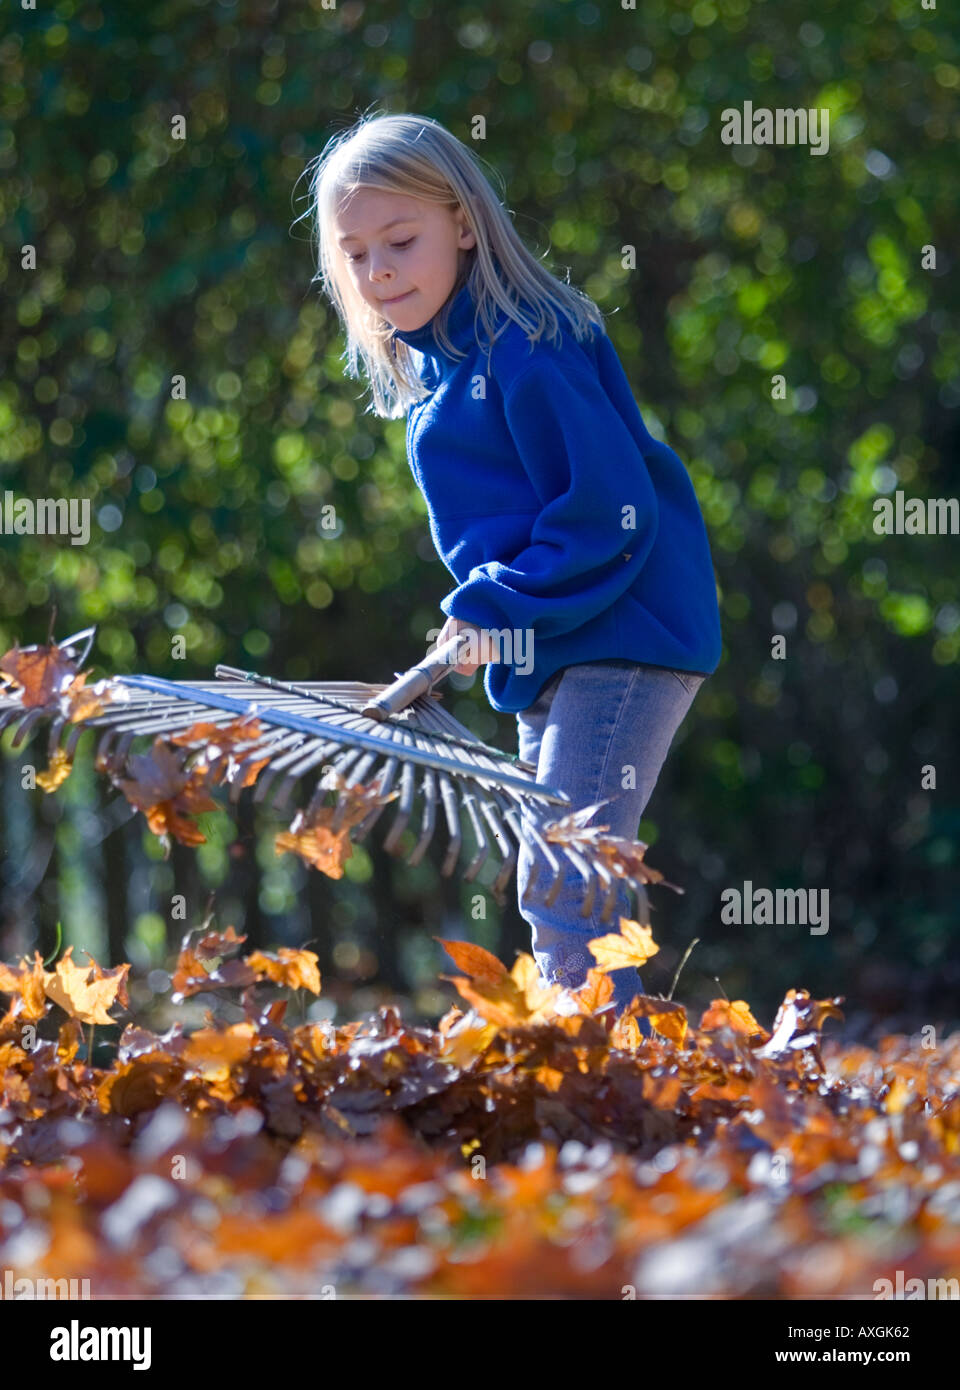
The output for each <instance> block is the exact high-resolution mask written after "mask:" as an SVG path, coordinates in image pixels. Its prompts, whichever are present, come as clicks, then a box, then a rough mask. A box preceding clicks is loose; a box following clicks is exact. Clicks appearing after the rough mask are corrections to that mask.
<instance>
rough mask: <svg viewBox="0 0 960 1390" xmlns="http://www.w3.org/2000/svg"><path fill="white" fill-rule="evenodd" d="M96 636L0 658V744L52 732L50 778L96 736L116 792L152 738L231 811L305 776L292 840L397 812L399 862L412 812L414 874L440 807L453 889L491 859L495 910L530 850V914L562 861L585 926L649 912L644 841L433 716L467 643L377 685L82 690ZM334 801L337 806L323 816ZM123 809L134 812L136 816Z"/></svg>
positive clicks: (90, 633) (157, 683)
mask: <svg viewBox="0 0 960 1390" xmlns="http://www.w3.org/2000/svg"><path fill="white" fill-rule="evenodd" d="M94 633H95V628H92V627H91V628H86V629H84V631H82V632H78V633H75V634H74V635H73V636H72V637H68V638H66V639H65V640H64V641H63V642H62V643H59V644H56V643H51V644H50V645H49V646H47V647H26V648H19V647H14V648H13V649H12V651H11V652H8V653H7V655H6V656H5V657H4V658H3V659H2V660H0V679H2V680H3V681H4V682H6V684H5V685H3V686H0V731H2V730H3V729H4V728H6V727H8V726H11V727H14V728H15V729H16V733H15V737H14V738H13V740H12V746H13V747H16V746H18V745H19V744H20V743H22V742H23V740H24V739H25V738H26V737H27V734H28V733H29V732H30V730H31V729H32V728H33V726H34V725H35V724H36V723H37V722H38V721H40V720H42V719H44V718H47V719H50V720H51V725H50V731H49V756H50V761H51V766H54V765H55V760H56V758H57V757H59V759H60V762H61V765H65V766H67V767H68V766H69V764H70V762H71V761H72V758H73V754H74V752H75V750H76V747H77V743H78V742H79V740H80V738H81V736H82V735H83V733H84V731H85V730H86V729H97V730H100V731H102V732H101V737H100V740H99V743H98V745H97V750H96V765H97V768H98V769H99V770H101V771H106V772H107V773H108V774H109V775H110V777H111V780H112V781H113V782H114V783H115V785H118V786H121V787H123V788H124V789H125V788H126V786H127V785H129V783H128V782H125V780H124V774H125V773H129V770H130V758H131V754H132V746H133V744H134V741H135V740H138V739H151V740H153V746H154V748H157V747H164V748H166V749H170V748H171V747H174V748H177V749H180V750H186V751H185V753H183V754H181V755H180V756H181V757H182V758H183V762H182V765H180V766H181V767H182V770H183V771H184V772H186V770H187V769H188V768H190V767H191V766H196V765H197V764H198V761H199V765H200V767H201V768H203V767H206V768H207V769H208V770H209V759H210V757H211V755H213V756H214V757H216V758H219V760H220V761H219V764H218V766H219V767H220V769H221V775H219V776H218V782H219V783H221V784H222V785H225V786H228V787H229V799H230V801H231V802H234V803H235V802H236V801H237V800H238V798H239V796H240V794H241V792H242V790H243V789H244V787H246V786H249V785H252V786H253V800H254V802H258V803H266V804H268V805H269V806H271V807H272V808H273V809H274V810H277V811H279V810H281V809H282V808H284V807H286V806H287V805H288V803H289V800H290V796H291V793H292V792H293V790H294V788H295V787H296V786H298V784H300V783H303V782H304V781H305V779H307V778H309V777H311V775H312V776H314V777H317V778H318V780H317V782H316V785H315V787H314V789H313V791H312V794H311V795H310V796H309V799H308V800H307V802H306V804H305V805H304V806H303V807H302V808H301V809H300V810H299V811H298V812H297V814H296V816H295V817H294V820H293V822H292V824H291V825H290V832H291V834H292V835H293V836H294V837H295V836H296V834H297V833H298V832H302V831H310V830H311V829H312V828H313V829H315V828H316V827H317V825H318V824H322V826H323V827H324V833H325V834H327V836H328V837H329V836H334V837H335V836H337V835H338V834H340V835H341V836H346V835H349V838H350V840H352V841H353V842H359V841H361V840H363V839H364V838H365V837H366V836H367V835H368V834H369V832H370V830H371V829H372V827H373V826H374V824H375V823H376V822H377V820H378V819H379V818H380V816H381V815H382V813H383V811H384V809H385V807H386V805H387V804H388V803H389V802H391V801H395V802H396V803H397V805H396V813H395V815H394V819H393V822H392V824H391V826H390V828H389V830H388V832H387V834H386V836H385V837H384V839H383V848H384V849H385V850H386V851H387V852H388V853H390V854H392V855H394V856H397V857H399V856H402V855H403V854H404V853H406V849H407V845H408V844H409V840H408V841H407V844H406V845H405V844H403V843H402V837H403V834H404V831H405V830H406V829H407V828H408V826H410V825H411V821H412V820H413V819H414V812H415V806H416V804H417V803H418V802H419V804H420V816H419V822H418V826H417V830H416V831H415V832H414V833H416V840H415V843H414V844H413V846H412V848H410V849H409V853H406V863H407V864H409V865H415V864H418V863H420V861H421V860H422V858H423V856H424V854H425V853H426V851H427V848H428V846H429V844H430V842H431V840H432V838H433V835H434V832H435V830H436V826H437V820H438V808H439V809H441V810H442V815H443V819H444V821H445V824H446V829H447V833H448V840H449V843H448V846H447V851H446V854H445V856H444V858H443V862H442V865H441V868H440V872H441V875H443V876H444V877H449V876H450V875H451V874H452V873H453V871H454V867H455V865H456V863H457V861H458V859H459V858H460V856H461V853H462V851H463V848H464V837H463V832H462V826H463V825H464V824H466V825H468V826H469V827H470V830H471V831H472V835H473V839H474V842H475V848H474V850H473V853H472V856H471V857H470V860H469V863H468V865H467V867H466V869H465V870H464V872H463V874H462V878H463V879H464V881H466V882H472V881H473V880H475V879H476V877H477V875H478V874H479V873H480V871H481V869H482V868H483V866H484V864H486V863H487V861H488V859H489V858H490V856H491V851H492V848H493V847H494V846H495V847H496V851H497V854H498V855H499V858H500V860H501V861H502V862H501V863H500V865H499V869H498V871H497V873H496V877H495V878H494V880H493V882H492V883H491V884H490V885H489V887H490V892H491V893H492V895H493V897H494V898H495V900H496V901H497V902H498V903H499V904H500V905H501V906H503V904H504V902H505V890H506V887H507V884H508V883H509V881H510V879H511V877H512V875H513V873H514V871H515V869H516V865H517V858H518V850H519V848H520V846H521V845H523V844H524V843H526V844H527V845H528V846H529V847H530V849H531V851H539V857H538V855H537V854H536V853H534V857H533V861H532V865H531V877H530V880H529V888H528V896H527V898H525V900H524V902H525V903H526V901H527V900H528V899H529V900H532V901H537V900H539V895H536V894H534V892H533V889H534V884H535V883H536V882H537V880H538V879H539V878H540V868H541V864H546V866H547V870H548V876H549V879H550V883H549V886H548V888H547V890H546V893H545V894H543V896H542V901H543V902H544V904H546V905H547V906H549V905H550V904H551V903H552V902H553V901H554V900H555V898H556V895H557V893H558V892H559V891H560V888H561V886H562V881H563V877H564V873H563V872H562V869H563V867H564V866H563V860H564V858H566V859H567V860H568V861H569V862H570V863H572V864H573V865H574V866H575V867H576V870H577V872H578V873H579V874H580V876H581V878H582V881H583V889H584V896H583V904H582V907H581V914H582V916H584V917H587V916H589V915H590V914H591V913H592V911H593V907H594V903H595V901H596V895H597V892H598V890H600V891H601V892H602V893H603V904H602V908H601V912H600V919H601V920H602V921H604V922H606V921H608V920H609V918H610V915H611V913H612V912H613V909H614V905H615V902H616V898H617V893H618V888H619V887H620V886H623V887H625V888H629V889H632V890H633V891H634V892H635V893H636V894H637V898H638V902H639V903H640V904H643V905H645V904H646V889H645V884H646V883H649V882H663V878H662V875H661V874H659V873H658V872H657V871H656V870H655V869H652V868H650V867H649V866H647V865H645V864H644V863H643V862H642V860H643V852H644V850H645V849H646V846H645V845H643V844H642V842H640V841H627V840H622V839H619V838H618V837H615V836H606V837H605V836H604V835H603V833H602V832H603V831H604V830H606V829H607V827H605V826H591V827H587V826H586V821H587V820H588V819H589V818H590V817H591V816H592V815H593V813H594V812H595V811H597V810H598V809H599V806H602V805H604V804H606V803H604V802H601V803H599V806H592V807H589V808H580V809H577V808H575V807H573V806H572V805H571V802H570V800H569V798H568V797H567V796H566V795H565V794H564V793H563V792H562V791H560V790H558V789H557V788H554V787H549V786H546V785H544V784H542V783H539V782H537V781H536V776H535V774H536V768H535V767H533V765H532V764H530V763H527V762H524V761H522V760H521V759H520V758H517V757H514V756H512V755H510V754H505V753H503V752H502V751H501V750H499V749H497V748H494V747H491V746H490V745H488V744H486V743H483V742H481V741H479V740H478V739H477V738H476V737H475V736H474V735H473V734H472V733H471V731H470V730H469V729H467V728H466V727H465V726H464V725H463V724H461V723H459V722H458V721H457V720H456V719H455V718H454V717H453V716H452V715H451V714H450V712H449V711H448V710H446V709H445V708H444V707H443V705H442V704H441V703H440V702H439V694H438V692H436V691H435V690H434V686H435V685H436V684H437V683H438V682H439V681H440V680H442V678H443V677H444V676H445V675H446V674H448V673H449V671H450V670H451V669H452V667H453V666H454V665H455V664H456V662H457V659H458V653H459V651H460V648H461V644H462V643H463V642H465V641H466V640H467V634H466V633H460V634H458V635H457V636H456V637H454V638H452V639H451V640H450V641H449V642H446V643H444V644H443V646H440V647H438V648H436V649H435V650H434V651H433V652H431V653H429V654H428V656H427V657H425V658H424V659H423V660H422V661H420V662H418V663H417V665H415V666H413V667H411V668H410V669H409V670H408V671H405V672H402V673H401V672H396V673H395V676H396V679H395V680H394V682H393V683H392V684H387V685H371V684H367V683H364V682H360V681H296V682H289V681H282V680H277V679H274V678H273V677H270V676H266V675H260V674H258V673H257V672H253V671H243V670H240V669H238V668H236V667H233V666H222V665H221V666H217V667H216V669H215V674H216V677H217V679H216V681H213V682H211V681H192V680H190V681H173V680H165V679H161V678H159V677H156V676H148V675H118V676H112V677H108V678H105V679H103V680H100V681H98V682H96V683H95V684H93V685H90V686H86V685H85V684H84V682H85V680H86V674H85V673H84V674H83V675H79V674H78V673H79V668H80V666H82V664H83V663H84V661H85V660H86V659H87V656H88V655H89V652H90V648H91V646H92V643H93V637H94ZM247 730H248V731H249V733H248V736H246V737H245V736H244V735H245V732H247ZM218 737H219V738H220V739H221V740H222V746H219V747H218ZM204 759H207V760H208V761H207V762H206V763H204V761H203V760H204ZM135 761H136V759H134V762H135ZM331 792H332V793H333V794H334V797H335V802H334V806H333V807H332V808H331V807H329V806H327V805H325V802H326V798H327V796H328V794H329V793H331ZM134 804H140V805H141V809H142V808H143V806H142V802H141V803H137V802H136V801H135V802H134ZM213 804H215V803H207V807H206V808H207V809H209V807H210V806H211V805H213ZM344 827H346V829H344ZM411 828H412V827H411ZM201 838H202V837H201ZM293 847H295V846H293ZM347 853H349V850H347ZM313 862H316V861H313ZM318 867H319V865H318ZM334 876H338V875H336V874H334ZM541 886H542V885H541ZM667 886H670V887H673V885H667ZM678 891H679V890H678Z"/></svg>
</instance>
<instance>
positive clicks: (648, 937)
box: [587, 917, 660, 973]
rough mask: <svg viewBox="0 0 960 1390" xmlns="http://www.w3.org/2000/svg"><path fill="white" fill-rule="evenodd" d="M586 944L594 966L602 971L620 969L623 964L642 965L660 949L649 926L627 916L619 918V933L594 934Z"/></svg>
mask: <svg viewBox="0 0 960 1390" xmlns="http://www.w3.org/2000/svg"><path fill="white" fill-rule="evenodd" d="M587 945H588V946H589V947H590V950H591V951H592V952H593V955H594V959H595V960H596V962H597V966H596V968H597V969H598V970H600V971H603V972H604V973H605V972H606V971H608V970H620V969H621V968H622V967H623V966H625V965H635V966H640V965H644V964H645V963H646V962H647V961H648V960H649V959H650V957H651V956H655V955H656V954H657V952H658V951H659V950H660V947H659V946H658V945H657V944H656V942H655V941H654V939H653V932H652V931H651V929H650V927H645V926H642V925H641V923H640V922H633V921H631V919H630V918H629V917H621V918H620V933H619V934H618V933H616V932H611V933H610V935H609V936H595V937H594V938H593V940H592V941H588V942H587Z"/></svg>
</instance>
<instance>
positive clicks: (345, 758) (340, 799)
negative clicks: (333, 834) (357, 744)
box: [314, 748, 369, 830]
mask: <svg viewBox="0 0 960 1390" xmlns="http://www.w3.org/2000/svg"><path fill="white" fill-rule="evenodd" d="M367 756H369V755H367ZM358 758H361V760H362V757H361V750H360V749H359V748H351V749H349V750H348V752H346V753H344V754H342V755H341V756H340V757H339V758H334V760H333V764H332V766H333V770H334V772H335V773H336V774H337V776H338V777H339V778H340V779H341V781H345V780H346V778H345V776H344V774H345V773H346V772H347V770H348V769H349V767H350V765H351V763H355V762H356V761H357V759H358ZM354 771H356V769H354ZM331 780H332V779H331ZM328 789H329V788H328V783H327V779H326V777H324V778H322V779H321V781H320V783H319V785H318V786H317V791H316V792H315V793H314V797H316V795H317V793H318V792H321V791H322V793H326V792H327V790H328ZM345 792H346V788H345V787H344V788H342V789H341V790H339V791H338V792H337V797H336V802H335V804H334V808H333V819H332V820H331V822H330V829H331V830H339V829H340V826H341V825H342V824H343V818H344V816H345V815H346V813H347V807H348V806H349V805H350V802H349V799H348V798H347V796H346V795H345Z"/></svg>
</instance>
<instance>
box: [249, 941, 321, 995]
mask: <svg viewBox="0 0 960 1390" xmlns="http://www.w3.org/2000/svg"><path fill="white" fill-rule="evenodd" d="M318 960H319V957H318V956H317V954H316V952H314V951H295V950H293V949H292V948H291V947H289V946H281V947H280V948H279V950H278V952H277V954H276V955H275V956H272V955H270V954H269V953H268V952H267V951H253V952H251V954H250V955H249V956H247V957H246V962H247V965H249V966H250V969H251V970H255V971H256V972H257V974H258V975H265V976H266V977H267V978H268V979H270V980H273V981H274V983H275V984H278V985H286V986H287V987H288V988H289V989H308V990H310V992H311V993H312V994H319V993H320V971H319V970H318V969H317V961H318Z"/></svg>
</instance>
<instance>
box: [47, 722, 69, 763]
mask: <svg viewBox="0 0 960 1390" xmlns="http://www.w3.org/2000/svg"><path fill="white" fill-rule="evenodd" d="M66 722H67V721H66V720H65V719H64V717H63V715H62V714H58V715H57V716H56V718H54V719H52V720H51V721H50V731H49V734H48V736H47V758H48V759H51V758H52V757H53V755H54V753H56V751H57V745H58V744H59V742H60V735H61V734H62V733H63V730H64V726H65V724H66Z"/></svg>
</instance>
